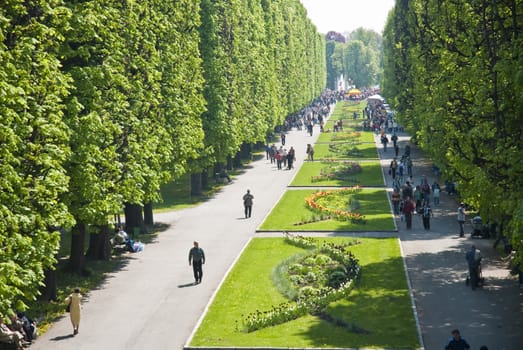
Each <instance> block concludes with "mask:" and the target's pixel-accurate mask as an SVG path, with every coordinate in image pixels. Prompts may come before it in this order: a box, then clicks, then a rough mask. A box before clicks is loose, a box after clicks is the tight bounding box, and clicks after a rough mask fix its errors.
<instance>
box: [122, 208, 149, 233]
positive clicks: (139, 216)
mask: <svg viewBox="0 0 523 350" xmlns="http://www.w3.org/2000/svg"><path fill="white" fill-rule="evenodd" d="M124 213H125V231H127V233H129V234H131V235H133V237H134V235H135V234H139V233H141V232H143V233H145V224H144V221H143V210H142V206H141V205H140V204H131V203H125V207H124Z"/></svg>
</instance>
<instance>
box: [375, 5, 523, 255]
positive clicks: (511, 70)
mask: <svg viewBox="0 0 523 350" xmlns="http://www.w3.org/2000/svg"><path fill="white" fill-rule="evenodd" d="M522 15H523V3H522V2H520V1H508V2H496V1H493V2H492V1H490V2H485V1H460V0H456V1H447V2H441V1H430V0H429V1H421V0H415V1H406V0H401V1H397V2H396V5H395V7H394V10H393V11H392V12H391V14H390V16H389V18H388V22H387V26H386V28H385V32H384V50H385V58H386V59H385V63H384V83H383V94H384V96H385V97H387V98H388V100H389V102H390V104H391V105H392V106H393V108H394V109H395V110H396V111H398V112H399V116H400V118H401V120H402V122H403V123H404V124H405V125H407V126H408V128H409V129H410V130H411V131H412V132H414V133H415V139H416V140H417V142H419V144H420V145H421V147H423V149H424V150H425V151H426V152H428V153H429V154H430V155H431V157H432V158H433V159H434V161H435V163H436V164H437V165H438V166H439V167H441V168H442V169H443V171H444V176H445V178H447V179H450V180H452V181H454V180H455V181H457V182H458V184H459V185H458V189H459V192H460V196H461V197H462V199H463V200H464V201H465V202H466V203H468V204H470V205H471V206H473V207H475V208H477V209H478V210H479V213H480V215H481V217H482V219H483V220H484V221H485V222H491V223H494V222H496V223H498V228H499V226H500V225H501V224H503V228H504V234H505V235H507V236H508V237H510V238H511V240H512V244H513V246H514V247H515V248H516V249H517V250H518V251H519V258H520V259H522V256H521V255H522V254H521V253H522V246H523V244H522V239H523V236H522V233H521V230H520V227H521V224H522V223H523V216H522V213H523V200H522V197H521V193H523V182H522V179H521V176H520V174H521V172H522V170H523V169H522V166H523V164H522V163H521V161H519V160H518V159H520V158H521V155H520V153H521V148H522V146H523V145H522V137H521V136H522V135H521V134H522V131H523V129H522V125H521V115H522V112H523V110H522V107H523V103H522V99H521V97H522V86H523V85H522V84H521V82H522V78H521V77H522V76H523V68H522V67H523V64H522V60H523V56H522V52H523V51H522V50H521V48H522V45H523V40H522V37H521V36H520V33H521V29H522V28H523V17H522ZM520 261H523V259H522V260H520Z"/></svg>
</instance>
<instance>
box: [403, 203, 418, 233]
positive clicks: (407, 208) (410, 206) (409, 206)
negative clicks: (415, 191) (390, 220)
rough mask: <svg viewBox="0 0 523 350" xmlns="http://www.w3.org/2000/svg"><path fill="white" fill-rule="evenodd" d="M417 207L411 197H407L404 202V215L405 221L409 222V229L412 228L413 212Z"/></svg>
mask: <svg viewBox="0 0 523 350" xmlns="http://www.w3.org/2000/svg"><path fill="white" fill-rule="evenodd" d="M415 209H416V206H415V204H414V202H413V201H412V199H410V197H407V199H405V203H404V204H403V215H404V216H405V223H406V224H407V230H410V229H411V228H412V213H413V212H414V210H415Z"/></svg>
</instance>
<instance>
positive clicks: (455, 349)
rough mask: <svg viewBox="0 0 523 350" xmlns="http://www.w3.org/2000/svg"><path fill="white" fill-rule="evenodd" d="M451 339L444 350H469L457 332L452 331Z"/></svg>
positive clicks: (468, 346) (455, 330)
mask: <svg viewBox="0 0 523 350" xmlns="http://www.w3.org/2000/svg"><path fill="white" fill-rule="evenodd" d="M451 334H452V337H451V338H450V339H449V341H448V342H447V345H446V346H445V350H470V345H469V343H467V341H466V340H465V338H462V337H461V334H460V333H459V330H457V329H454V330H453V331H452V332H451Z"/></svg>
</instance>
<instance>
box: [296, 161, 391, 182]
mask: <svg viewBox="0 0 523 350" xmlns="http://www.w3.org/2000/svg"><path fill="white" fill-rule="evenodd" d="M354 162H356V163H358V164H359V165H360V166H361V172H359V173H356V174H353V175H351V176H350V178H351V179H355V180H358V181H359V182H353V181H345V180H341V179H330V180H328V179H325V180H317V181H314V182H313V181H312V177H313V176H318V175H320V173H321V170H322V169H326V170H327V169H329V168H331V167H332V166H336V165H337V164H342V163H341V162H322V161H318V162H305V163H304V164H303V165H302V166H301V168H300V170H299V171H298V173H297V174H296V177H295V178H294V180H293V181H292V183H291V186H315V187H319V186H354V185H360V186H367V187H373V186H374V187H375V186H384V183H383V174H382V170H381V164H380V163H379V162H377V161H354Z"/></svg>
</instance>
